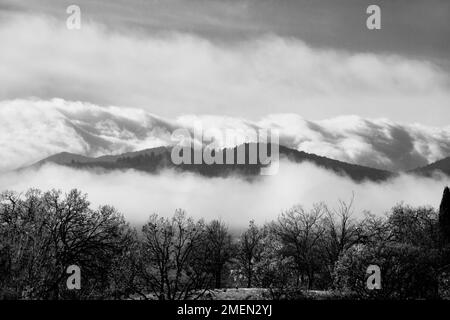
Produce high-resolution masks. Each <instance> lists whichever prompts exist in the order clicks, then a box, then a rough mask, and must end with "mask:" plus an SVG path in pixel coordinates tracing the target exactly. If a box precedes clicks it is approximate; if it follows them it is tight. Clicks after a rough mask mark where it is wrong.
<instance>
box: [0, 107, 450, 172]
mask: <svg viewBox="0 0 450 320" xmlns="http://www.w3.org/2000/svg"><path fill="white" fill-rule="evenodd" d="M196 126H201V127H202V128H203V131H204V132H205V133H206V132H207V131H211V130H213V133H214V137H215V139H216V141H217V142H218V145H221V144H220V143H221V141H222V142H223V140H224V139H223V137H224V134H225V133H226V132H227V130H231V132H233V133H236V134H239V133H242V132H245V131H246V130H249V129H277V130H278V131H279V133H280V143H281V144H282V145H284V146H287V147H290V148H293V149H297V150H301V151H305V152H309V153H315V154H318V155H322V156H326V157H329V158H333V159H337V160H341V161H346V162H351V163H356V164H361V165H366V166H370V167H376V168H381V169H389V170H395V171H396V170H406V169H412V168H415V167H418V166H423V165H425V164H427V163H430V162H434V161H436V160H439V159H442V158H445V157H447V156H449V155H450V127H448V126H447V127H443V128H438V127H431V126H424V125H420V124H402V123H397V122H393V121H391V120H387V119H364V118H362V117H357V116H341V117H336V118H331V119H326V120H320V121H311V120H306V119H304V118H302V117H300V116H298V115H295V114H272V115H267V116H265V117H263V118H261V119H259V120H257V121H250V120H246V119H244V118H235V117H225V116H212V115H209V116H208V115H184V116H180V117H177V118H175V119H166V118H162V117H158V116H155V115H153V114H150V113H148V112H146V111H144V110H141V109H135V108H125V107H100V106H97V105H94V104H90V103H82V102H71V101H65V100H62V99H52V100H48V101H45V100H11V101H2V102H0V172H1V171H6V170H12V169H15V168H17V167H20V166H25V165H29V164H31V163H33V162H37V161H39V160H41V159H43V158H45V157H47V156H50V155H53V154H55V153H58V152H63V151H67V152H73V153H78V154H83V155H89V156H100V155H104V154H119V153H123V152H129V151H136V150H142V149H146V148H152V147H157V146H162V145H164V146H165V145H170V144H172V143H173V141H172V140H171V134H172V132H173V131H174V130H175V129H178V128H187V129H190V130H192V129H193V128H194V127H196Z"/></svg>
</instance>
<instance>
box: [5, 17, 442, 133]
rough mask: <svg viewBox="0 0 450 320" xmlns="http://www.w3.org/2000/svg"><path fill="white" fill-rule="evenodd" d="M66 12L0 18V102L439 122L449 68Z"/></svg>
mask: <svg viewBox="0 0 450 320" xmlns="http://www.w3.org/2000/svg"><path fill="white" fill-rule="evenodd" d="M65 19H66V15H64V14H62V15H61V18H60V19H56V18H50V17H46V16H38V15H35V16H29V15H17V14H11V16H10V17H9V18H6V19H4V20H2V21H1V22H0V39H1V50H0V83H1V85H0V100H5V99H15V98H28V97H31V96H35V97H39V98H41V99H51V98H54V97H58V98H64V99H66V100H75V101H78V100H81V101H89V102H92V103H95V104H98V105H124V106H132V107H139V108H143V109H145V110H147V111H149V112H152V113H154V114H158V115H161V116H165V117H169V118H174V117H177V116H180V115H183V114H214V115H218V114H219V115H229V116H234V117H243V118H246V119H252V120H255V119H257V118H260V117H262V116H265V115H266V114H270V113H296V114H300V115H301V116H303V117H305V118H306V119H327V118H333V117H336V116H339V115H344V114H356V115H359V116H362V117H365V118H389V119H391V120H394V121H404V122H417V121H420V122H421V123H425V124H433V125H446V124H448V122H447V120H446V119H448V118H449V116H450V111H449V109H450V108H449V101H450V99H449V98H450V90H449V87H450V80H449V75H448V73H446V72H444V71H443V70H440V69H439V68H438V67H437V66H435V65H433V64H432V63H430V62H427V61H422V60H414V59H409V58H405V57H402V56H397V55H382V54H371V53H349V52H344V51H338V50H332V49H318V48H313V47H310V46H308V45H307V44H306V43H304V42H302V41H300V40H298V39H291V38H283V37H279V36H276V35H267V36H261V37H258V38H251V39H247V40H245V41H244V40H242V41H238V42H232V43H215V42H211V41H210V40H206V39H204V38H201V37H199V36H195V35H189V34H177V33H160V34H148V33H147V34H146V33H142V34H140V33H139V32H134V31H133V30H129V31H123V32H117V31H111V30H110V29H108V28H106V27H105V26H102V25H97V24H94V23H91V22H90V21H89V18H88V15H87V16H86V19H83V22H82V28H81V30H79V31H70V30H67V29H66V27H65Z"/></svg>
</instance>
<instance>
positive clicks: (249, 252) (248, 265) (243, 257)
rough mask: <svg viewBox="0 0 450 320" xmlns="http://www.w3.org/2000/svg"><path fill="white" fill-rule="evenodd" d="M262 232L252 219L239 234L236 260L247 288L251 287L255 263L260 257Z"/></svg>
mask: <svg viewBox="0 0 450 320" xmlns="http://www.w3.org/2000/svg"><path fill="white" fill-rule="evenodd" d="M263 238H264V232H263V230H261V229H260V228H258V226H257V225H256V224H255V222H254V221H253V220H252V221H250V223H249V226H248V229H247V230H246V231H245V232H244V233H243V234H242V235H241V237H240V239H239V244H238V262H239V265H240V267H241V269H242V270H243V274H244V277H245V279H246V280H247V288H251V286H252V283H253V282H252V281H253V278H254V277H255V275H254V273H255V265H256V264H257V263H258V261H259V260H260V259H261V253H262V251H263V249H264V247H263Z"/></svg>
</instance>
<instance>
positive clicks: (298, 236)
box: [273, 204, 325, 289]
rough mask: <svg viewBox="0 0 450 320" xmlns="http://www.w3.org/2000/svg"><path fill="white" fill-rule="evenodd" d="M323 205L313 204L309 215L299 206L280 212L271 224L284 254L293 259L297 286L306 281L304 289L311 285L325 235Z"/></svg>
mask: <svg viewBox="0 0 450 320" xmlns="http://www.w3.org/2000/svg"><path fill="white" fill-rule="evenodd" d="M324 212H325V210H324V206H323V205H321V204H317V205H314V207H313V209H312V210H311V211H309V212H307V211H305V210H304V209H303V208H302V207H300V206H295V207H293V208H292V209H290V210H288V211H286V212H284V213H282V214H281V215H280V216H279V218H278V222H277V223H276V224H274V227H273V232H274V234H275V235H276V236H277V237H278V238H279V239H280V241H281V242H282V243H283V245H284V251H285V253H284V254H285V255H290V256H292V257H293V258H294V261H295V264H296V269H297V279H296V280H297V281H296V282H297V285H299V283H300V280H301V281H302V282H304V277H305V276H306V278H307V287H308V289H311V288H312V287H313V284H314V274H315V271H316V269H317V268H318V267H319V265H320V261H319V255H320V242H321V239H322V237H323V234H324V231H325V230H324V227H323V225H322V218H323V215H324Z"/></svg>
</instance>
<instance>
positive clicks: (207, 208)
mask: <svg viewBox="0 0 450 320" xmlns="http://www.w3.org/2000/svg"><path fill="white" fill-rule="evenodd" d="M448 183H449V179H448V178H444V177H440V178H439V177H438V178H435V179H428V178H417V177H413V176H408V175H402V176H400V177H398V178H395V179H393V180H390V181H389V182H386V183H383V184H378V183H372V182H366V183H362V184H358V183H355V182H353V181H351V180H350V179H348V178H345V177H341V176H337V175H335V174H334V173H332V172H329V171H326V170H323V169H320V168H317V167H315V166H314V165H311V164H309V163H303V164H301V165H294V164H292V163H285V162H283V163H281V166H280V171H279V173H278V174H277V175H274V176H265V177H261V180H259V181H256V182H254V183H250V182H248V181H245V180H241V179H239V178H226V179H224V178H205V177H202V176H197V175H193V174H189V173H186V174H175V173H173V172H170V171H167V172H164V173H162V174H160V175H156V176H155V175H150V174H147V173H142V172H137V171H133V170H129V171H116V172H110V173H102V174H100V173H96V172H93V171H78V170H75V169H70V168H65V167H58V166H54V165H47V166H44V167H42V168H41V169H39V170H29V171H22V172H20V173H7V174H3V175H0V190H4V189H9V190H17V191H26V190H27V189H28V188H30V187H37V188H41V189H43V190H49V189H53V188H57V189H61V190H63V191H69V190H70V189H72V188H79V189H80V190H82V191H83V192H86V193H88V194H89V199H90V200H91V202H92V204H93V205H94V206H97V205H101V204H110V205H113V206H115V207H116V208H117V209H119V210H120V211H121V212H122V213H123V214H124V215H125V217H126V219H127V220H128V221H130V222H132V223H135V224H141V223H143V222H144V221H145V220H146V219H147V218H148V216H149V215H150V214H152V213H158V214H161V215H163V216H170V215H172V214H173V212H174V211H175V209H177V208H183V209H185V210H187V212H188V213H189V214H190V215H192V216H194V217H196V218H204V219H206V220H210V219H217V218H221V219H223V220H224V221H225V222H226V223H227V224H229V225H230V227H232V228H242V227H245V226H247V224H248V221H249V220H251V219H254V220H255V221H256V222H258V223H264V222H265V221H270V220H272V219H275V218H276V217H277V216H278V214H279V213H281V211H282V210H286V209H288V208H290V207H291V206H293V205H296V204H301V205H303V206H304V207H305V208H308V207H311V206H312V205H313V203H318V202H326V203H327V204H328V205H330V206H335V205H336V204H337V201H338V199H342V200H344V201H348V200H349V199H350V198H351V197H352V192H354V194H355V207H354V209H355V212H354V216H355V217H361V216H362V212H363V211H364V210H369V211H371V212H372V213H374V214H377V215H382V214H384V213H385V212H386V211H387V210H389V209H390V208H391V207H393V206H394V205H396V204H397V203H400V202H402V201H404V202H405V203H407V204H410V205H413V206H421V205H431V206H433V207H437V206H438V205H439V202H440V200H441V196H442V190H443V188H444V186H445V185H446V184H448Z"/></svg>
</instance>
